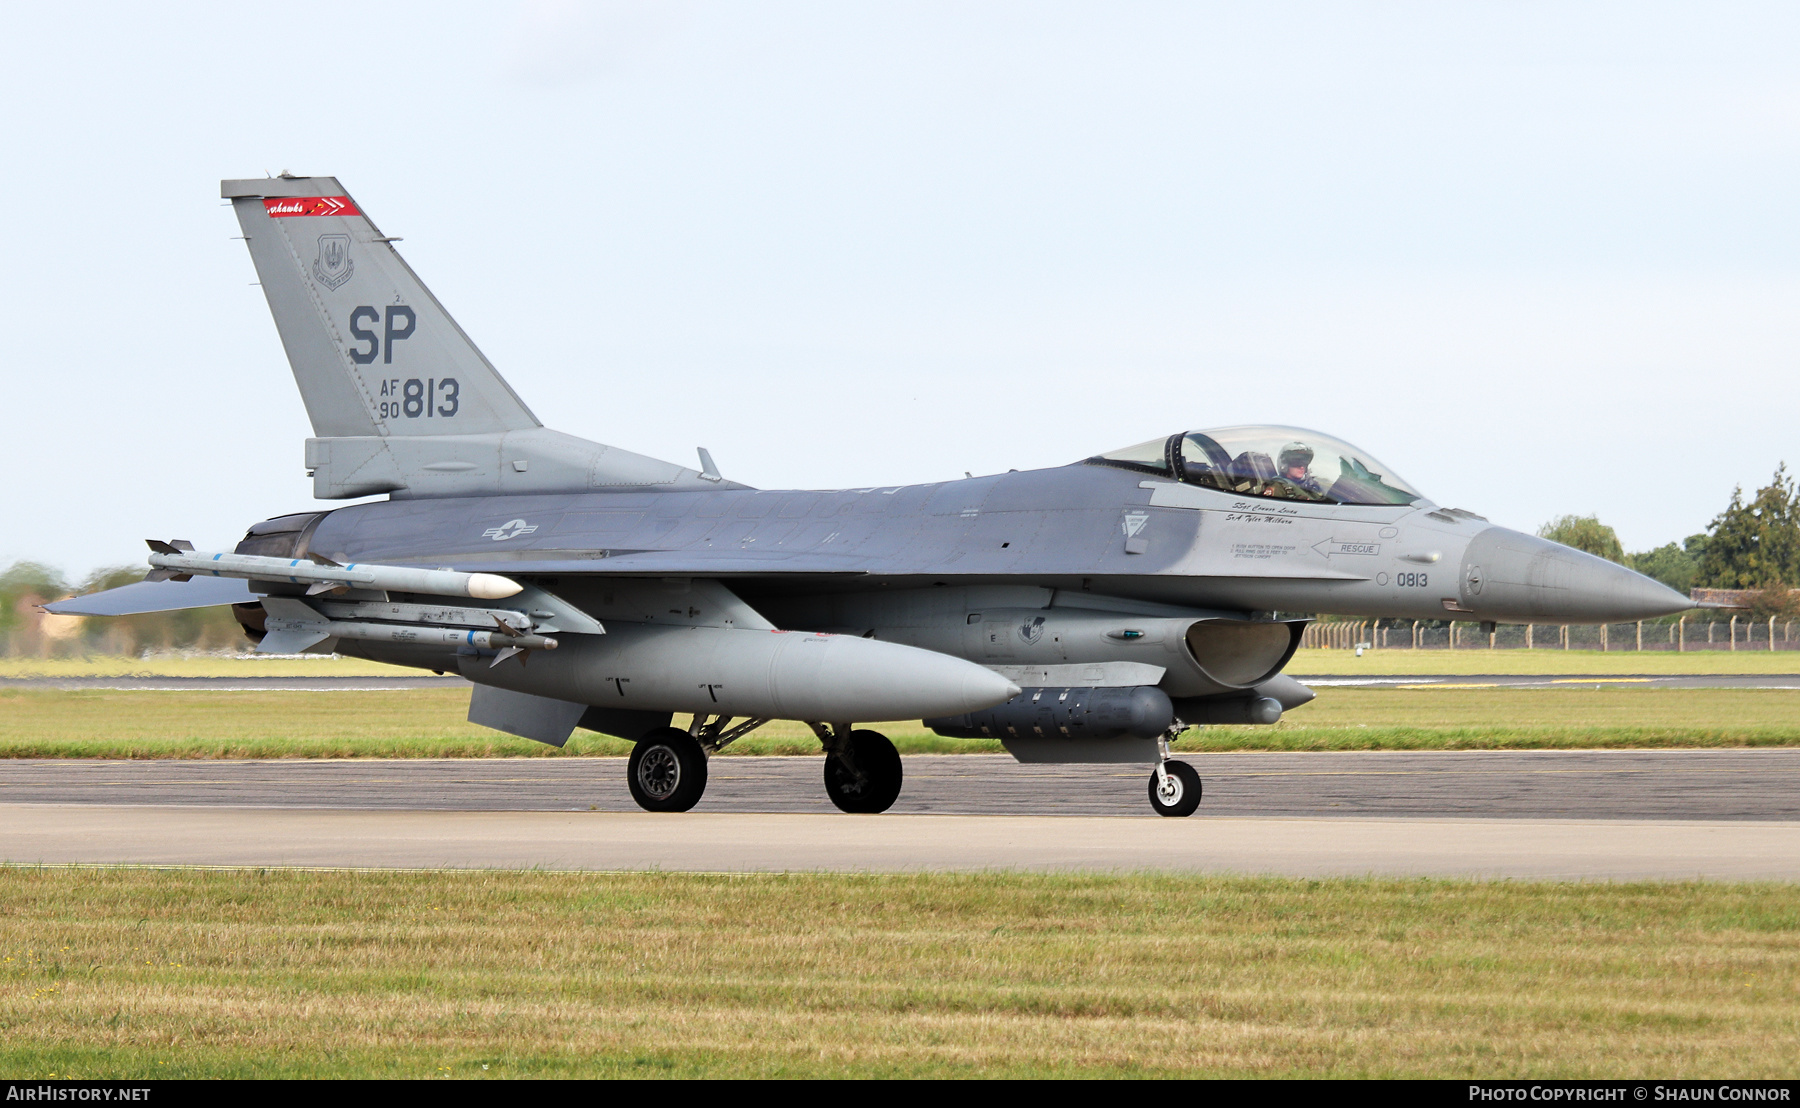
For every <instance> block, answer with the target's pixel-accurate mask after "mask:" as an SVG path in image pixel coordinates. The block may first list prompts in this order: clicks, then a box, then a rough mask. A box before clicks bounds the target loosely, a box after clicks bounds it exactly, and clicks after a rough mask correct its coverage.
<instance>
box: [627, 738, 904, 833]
mask: <svg viewBox="0 0 1800 1108" xmlns="http://www.w3.org/2000/svg"><path fill="white" fill-rule="evenodd" d="M767 722H769V721H768V720H766V719H747V720H744V721H743V722H742V723H739V724H737V725H736V726H732V722H731V717H730V716H712V717H706V716H695V717H694V722H693V725H692V726H690V727H689V728H688V729H687V730H686V731H683V730H681V729H679V728H676V727H663V728H659V729H657V730H655V731H652V732H650V733H649V734H647V735H645V736H644V737H642V738H640V739H639V740H638V741H637V745H636V746H634V747H632V749H631V760H630V761H629V762H627V763H626V767H625V779H626V783H627V784H628V785H629V786H630V788H631V799H633V800H635V801H637V803H638V807H640V808H642V809H644V810H645V811H647V812H685V811H687V810H688V809H690V808H692V807H693V806H694V805H696V804H698V803H700V797H701V795H702V794H703V793H705V792H706V764H707V759H709V758H710V757H712V755H714V754H717V753H718V752H719V751H720V750H723V749H724V748H725V747H726V746H727V745H729V744H731V743H733V742H735V741H737V740H738V739H740V738H742V737H743V736H745V735H748V734H749V733H750V732H752V731H754V730H756V729H757V728H758V727H761V726H762V725H763V724H765V723H767ZM811 727H812V729H813V733H814V734H816V735H818V736H819V744H820V745H821V746H823V747H824V748H825V794H826V795H827V796H829V797H831V802H832V803H833V804H835V805H837V806H838V808H839V809H841V810H843V811H846V812H862V813H869V814H873V813H875V812H885V811H887V810H888V809H889V808H891V807H893V806H894V801H895V800H897V799H899V797H900V784H901V780H902V777H903V774H902V772H901V767H900V752H899V751H897V750H895V749H894V744H893V743H891V742H889V741H888V739H887V736H886V735H883V734H881V733H880V732H878V731H853V730H851V728H850V725H849V724H848V723H834V724H823V723H815V724H812V725H811Z"/></svg>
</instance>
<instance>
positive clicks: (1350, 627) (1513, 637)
mask: <svg viewBox="0 0 1800 1108" xmlns="http://www.w3.org/2000/svg"><path fill="white" fill-rule="evenodd" d="M1795 622H1796V621H1795V620H1791V619H1790V620H1783V619H1779V618H1773V619H1766V620H1763V619H1752V618H1750V617H1747V616H1733V617H1732V618H1730V619H1729V620H1723V619H1720V620H1689V619H1685V618H1684V619H1679V620H1669V621H1666V622H1665V621H1661V620H1658V621H1654V622H1650V621H1646V622H1643V623H1590V624H1571V625H1561V624H1554V623H1504V624H1499V625H1497V626H1495V627H1494V629H1493V630H1492V631H1483V630H1482V626H1481V624H1478V623H1461V622H1449V621H1444V620H1397V619H1382V620H1322V621H1320V622H1318V623H1314V624H1312V625H1310V626H1308V627H1307V629H1306V634H1305V636H1304V637H1303V638H1302V639H1301V641H1300V645H1301V646H1302V647H1312V648H1324V649H1330V650H1353V649H1355V648H1356V647H1358V646H1361V647H1363V648H1364V649H1366V650H1532V649H1535V650H1602V651H1608V652H1610V651H1618V650H1663V651H1670V652H1679V653H1686V652H1689V651H1701V650H1800V637H1796V636H1795V634H1794V630H1795V629H1794V624H1795Z"/></svg>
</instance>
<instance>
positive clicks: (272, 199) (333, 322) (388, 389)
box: [221, 177, 541, 438]
mask: <svg viewBox="0 0 1800 1108" xmlns="http://www.w3.org/2000/svg"><path fill="white" fill-rule="evenodd" d="M221 192H222V194H223V195H224V196H225V197H226V198H227V199H229V200H230V201H231V203H232V207H234V208H235V209H236V210H237V217H238V225H239V226H241V227H242V228H243V229H244V237H245V239H246V240H247V241H248V243H249V246H250V257H251V259H252V260H254V261H255V263H256V274H257V276H258V277H259V278H260V279H261V281H262V287H263V294H264V295H266V296H267V297H268V298H269V310H270V311H271V312H273V313H274V315H275V326H276V329H277V330H279V331H280V332H281V342H282V345H283V346H285V347H286V348H287V356H288V362H289V364H290V365H292V366H293V369H294V380H295V381H297V382H298V383H299V385H300V395H301V398H302V399H303V400H304V401H305V402H306V414H307V415H308V416H310V417H311V418H312V425H313V431H314V433H315V434H317V435H319V436H320V437H322V438H323V437H336V436H346V435H358V436H360V435H380V436H396V435H405V436H412V435H468V434H491V433H494V432H500V431H523V430H528V429H530V428H534V427H539V426H541V424H539V423H538V421H537V417H535V416H533V415H532V414H531V410H530V409H529V408H527V407H526V406H525V403H524V402H523V401H522V400H520V399H519V397H518V396H517V394H515V393H514V392H513V391H512V389H511V388H510V387H509V386H508V385H507V383H506V381H505V380H504V379H502V378H501V376H500V374H499V373H498V372H496V371H495V369H494V367H493V366H492V365H491V364H489V362H488V360H487V359H486V358H485V357H483V356H482V354H481V351H480V350H478V349H476V347H475V344H474V343H473V342H470V341H469V336H467V335H465V334H463V331H462V328H460V327H458V326H457V325H456V321H455V320H453V319H451V318H450V313H448V312H446V311H445V310H444V306H443V305H442V304H439V303H438V302H437V298H436V297H434V296H432V295H431V290H429V289H427V288H426V287H425V285H424V283H423V282H421V281H420V280H419V278H418V276H417V275H416V274H414V273H413V271H412V268H411V267H410V266H408V265H407V264H406V262H405V261H404V260H402V259H401V257H400V254H399V252H398V251H396V250H395V249H394V246H393V240H391V239H389V238H388V237H387V236H385V235H383V234H382V233H381V232H380V231H379V230H378V229H377V228H376V227H375V224H374V223H373V222H371V221H370V219H369V217H368V216H367V215H365V214H364V213H363V211H362V209H361V207H360V206H358V205H357V203H356V201H354V200H352V199H351V198H350V196H349V195H348V194H347V193H346V192H345V191H344V188H343V186H342V185H339V184H338V182H337V179H336V178H335V177H270V178H265V179H262V180H250V181H225V182H223V184H222V188H221Z"/></svg>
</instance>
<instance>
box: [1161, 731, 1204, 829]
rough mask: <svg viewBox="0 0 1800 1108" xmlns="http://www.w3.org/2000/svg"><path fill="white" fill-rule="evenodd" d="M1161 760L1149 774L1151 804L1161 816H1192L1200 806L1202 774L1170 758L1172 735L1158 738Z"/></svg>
mask: <svg viewBox="0 0 1800 1108" xmlns="http://www.w3.org/2000/svg"><path fill="white" fill-rule="evenodd" d="M1156 745H1157V750H1158V752H1159V753H1160V754H1161V755H1162V760H1161V761H1160V762H1158V763H1157V764H1156V772H1154V773H1152V774H1151V775H1150V807H1151V808H1152V809H1154V810H1155V812H1156V814H1157V815H1159V816H1191V815H1193V814H1194V810H1195V809H1196V808H1198V807H1200V793H1201V788H1200V774H1199V772H1198V771H1197V770H1195V769H1194V767H1193V766H1190V765H1188V764H1187V763H1186V762H1180V761H1176V760H1174V759H1172V758H1170V757H1169V736H1167V735H1164V736H1163V737H1162V738H1160V739H1158V740H1157V743H1156Z"/></svg>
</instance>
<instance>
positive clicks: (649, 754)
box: [625, 727, 706, 812]
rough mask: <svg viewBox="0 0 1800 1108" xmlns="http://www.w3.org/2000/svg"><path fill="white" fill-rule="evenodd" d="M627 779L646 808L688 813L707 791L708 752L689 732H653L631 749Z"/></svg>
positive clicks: (627, 764)
mask: <svg viewBox="0 0 1800 1108" xmlns="http://www.w3.org/2000/svg"><path fill="white" fill-rule="evenodd" d="M625 780H626V782H627V783H628V784H629V785H630V786H631V799H633V800H635V801H637V802H638V807H640V808H642V809H644V810H645V811H647V812H685V811H687V810H688V809H689V808H692V807H693V806H694V805H696V804H698V803H700V794H701V793H704V792H705V791H706V751H704V750H701V749H700V744H699V743H698V742H696V741H694V737H693V736H692V735H690V734H688V733H687V732H686V731H678V730H676V729H675V728H673V727H665V728H663V729H661V730H659V731H652V732H650V733H649V734H648V735H645V736H644V737H643V738H641V739H639V740H638V742H637V745H636V746H634V747H632V748H631V760H630V761H629V762H627V763H626V765H625Z"/></svg>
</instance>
